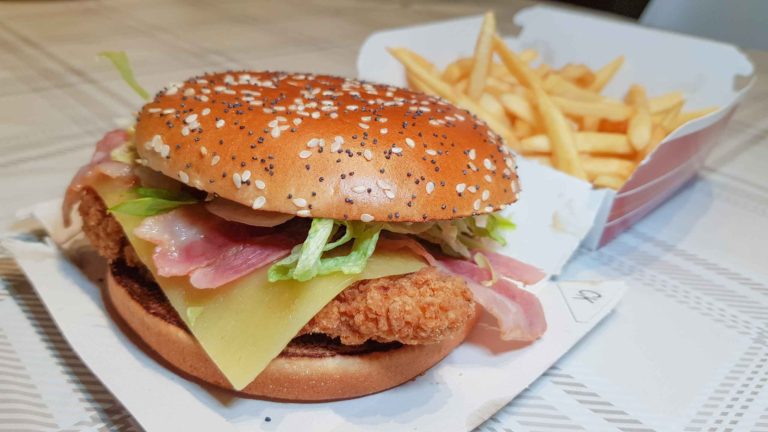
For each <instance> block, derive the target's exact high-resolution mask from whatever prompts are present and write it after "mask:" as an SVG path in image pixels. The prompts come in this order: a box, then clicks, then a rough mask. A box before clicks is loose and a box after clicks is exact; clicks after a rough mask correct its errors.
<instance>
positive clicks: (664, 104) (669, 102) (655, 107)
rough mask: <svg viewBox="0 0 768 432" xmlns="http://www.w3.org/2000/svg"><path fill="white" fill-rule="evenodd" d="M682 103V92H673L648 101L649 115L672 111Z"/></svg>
mask: <svg viewBox="0 0 768 432" xmlns="http://www.w3.org/2000/svg"><path fill="white" fill-rule="evenodd" d="M683 101H684V98H683V92H680V91H673V92H669V93H667V94H663V95H661V96H656V97H654V98H650V99H648V108H649V109H650V110H651V114H656V113H660V112H664V111H667V110H669V109H672V108H673V107H674V106H675V105H677V104H679V103H681V102H683Z"/></svg>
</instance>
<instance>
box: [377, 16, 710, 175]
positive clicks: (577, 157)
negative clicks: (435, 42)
mask: <svg viewBox="0 0 768 432" xmlns="http://www.w3.org/2000/svg"><path fill="white" fill-rule="evenodd" d="M389 51H390V53H391V54H392V55H393V56H394V57H395V58H397V60H399V61H400V62H401V63H402V64H403V66H405V68H406V71H407V76H408V83H409V85H410V87H411V88H413V89H415V90H419V91H423V92H425V93H429V94H433V95H437V96H440V97H442V98H444V99H447V100H449V101H451V102H452V103H454V104H455V105H457V106H459V107H462V108H465V109H467V110H469V111H471V112H472V113H474V114H475V115H477V116H478V117H480V118H481V119H483V120H485V122H486V123H487V124H488V126H490V127H491V128H492V129H493V130H494V131H496V132H497V133H498V134H499V135H501V136H502V137H503V138H504V139H505V141H506V143H507V145H509V146H511V147H512V148H513V149H515V150H516V151H518V152H519V153H522V154H523V155H524V156H525V157H527V158H530V159H534V160H537V161H539V162H540V163H543V164H547V165H550V166H552V167H554V168H556V169H559V170H561V171H564V172H566V173H568V174H571V175H573V176H576V177H578V178H581V179H585V180H589V181H591V182H592V184H594V185H595V186H596V187H607V188H612V189H616V190H618V189H620V188H621V187H622V185H623V184H624V182H626V180H627V178H629V176H630V175H631V174H632V172H633V171H634V170H635V168H636V166H637V164H638V163H640V162H641V161H642V160H643V159H644V158H645V157H646V156H647V155H648V154H649V153H650V152H652V151H653V149H654V148H656V146H657V145H658V144H659V143H660V142H661V141H662V140H663V139H664V138H665V137H666V136H667V135H668V134H669V133H670V132H672V131H673V130H675V129H677V128H678V127H680V126H681V125H682V124H684V123H686V122H689V121H691V120H693V119H696V118H698V117H701V116H704V115H707V114H709V113H711V112H712V111H714V110H716V108H707V109H702V110H697V111H689V112H683V111H682V108H683V104H684V103H685V99H684V97H683V94H682V92H679V91H675V92H670V93H667V94H663V95H660V96H656V97H653V98H650V97H648V95H647V94H646V91H645V88H643V86H641V85H637V84H636V85H633V86H631V87H630V88H629V90H628V91H627V93H626V96H625V98H624V100H623V101H622V100H617V99H612V98H609V97H607V96H603V95H602V94H601V92H602V90H603V89H604V88H605V86H606V85H607V84H608V83H609V82H610V81H611V79H612V78H613V77H614V75H616V73H617V72H618V70H619V69H620V68H621V66H622V64H623V63H624V58H623V57H618V58H616V59H615V60H613V61H611V62H610V63H608V64H606V65H605V66H603V67H601V68H600V69H598V70H596V71H594V70H592V69H590V68H589V67H587V66H585V65H583V64H575V63H570V64H567V65H565V66H563V67H562V68H560V69H553V68H552V67H550V66H549V65H547V64H544V63H540V64H538V65H537V66H534V65H533V64H534V63H535V62H536V60H537V59H538V57H539V55H538V53H537V52H536V51H534V50H531V49H527V50H523V51H520V52H517V53H516V52H514V51H512V50H511V49H509V47H508V46H507V45H506V44H505V43H504V41H503V40H502V39H501V38H500V37H499V36H498V34H497V33H496V18H495V16H494V14H493V13H492V12H488V13H486V14H485V19H484V20H483V25H482V28H481V30H480V34H479V35H478V37H477V43H476V44H475V51H474V55H473V56H472V57H466V58H460V59H458V60H456V61H454V62H453V63H451V64H449V65H448V66H447V67H446V68H445V69H444V70H442V71H441V70H439V69H438V68H437V67H436V66H434V65H433V64H432V63H430V62H429V61H428V60H426V59H425V58H424V57H421V56H420V55H418V54H416V53H415V52H413V51H411V50H408V49H406V48H390V50H389ZM494 54H495V57H497V58H498V61H497V60H495V58H494Z"/></svg>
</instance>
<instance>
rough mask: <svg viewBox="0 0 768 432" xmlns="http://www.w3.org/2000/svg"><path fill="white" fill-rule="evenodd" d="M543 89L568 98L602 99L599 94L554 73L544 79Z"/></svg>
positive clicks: (583, 99)
mask: <svg viewBox="0 0 768 432" xmlns="http://www.w3.org/2000/svg"><path fill="white" fill-rule="evenodd" d="M544 89H545V90H546V91H547V93H549V94H552V95H556V96H562V97H565V98H569V99H576V100H582V101H587V102H599V101H602V100H603V97H602V96H600V95H599V94H597V93H594V92H592V91H589V90H585V89H583V88H581V87H579V86H577V85H576V84H573V83H572V82H570V81H567V80H565V79H563V78H562V77H560V76H558V75H555V74H550V75H547V78H545V79H544Z"/></svg>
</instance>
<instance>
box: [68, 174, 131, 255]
mask: <svg viewBox="0 0 768 432" xmlns="http://www.w3.org/2000/svg"><path fill="white" fill-rule="evenodd" d="M78 212H79V213H80V217H81V218H82V219H83V232H84V233H85V236H86V237H87V238H88V241H90V242H91V244H92V245H93V246H94V247H95V248H96V251H97V252H98V253H99V255H101V256H103V257H104V258H106V259H107V260H108V261H113V260H116V259H118V258H122V259H124V260H125V261H126V262H127V264H128V265H130V266H131V267H140V268H143V267H144V264H142V263H141V261H140V260H139V257H138V256H136V252H135V251H134V250H133V247H132V246H131V245H130V244H129V243H128V239H127V238H126V237H125V234H124V233H123V228H122V227H121V226H120V224H119V223H117V221H116V220H115V218H113V217H112V215H110V214H109V213H107V207H106V206H105V205H104V201H102V200H101V197H99V195H98V194H97V193H96V191H94V190H93V189H91V188H88V187H86V188H83V189H82V190H81V191H80V206H79V207H78Z"/></svg>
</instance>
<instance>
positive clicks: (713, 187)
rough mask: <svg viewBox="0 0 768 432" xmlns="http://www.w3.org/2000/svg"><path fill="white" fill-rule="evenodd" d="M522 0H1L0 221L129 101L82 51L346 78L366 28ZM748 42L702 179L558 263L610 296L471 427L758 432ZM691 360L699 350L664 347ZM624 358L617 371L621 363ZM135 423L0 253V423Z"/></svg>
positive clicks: (53, 426)
mask: <svg viewBox="0 0 768 432" xmlns="http://www.w3.org/2000/svg"><path fill="white" fill-rule="evenodd" d="M527 4H528V3H527V2H523V1H497V2H492V1H491V2H488V1H485V2H450V3H443V2H437V1H426V2H418V3H416V2H410V1H399V2H373V1H362V2H361V1H353V0H333V1H329V2H319V1H311V2H301V1H299V0H290V1H286V0H284V1H280V2H277V1H271V2H252V1H244V0H240V1H229V2H214V1H206V0H196V1H182V0H170V1H165V2H151V1H147V0H131V1H112V2H71V1H60V2H3V3H2V4H0V65H2V67H0V152H1V153H0V154H2V157H0V199H2V200H3V202H5V203H6V204H5V205H3V206H2V207H0V227H2V229H3V231H5V230H6V229H10V228H11V226H12V224H13V221H14V215H15V213H16V211H17V210H18V209H20V208H23V207H25V206H28V205H30V204H33V203H35V202H39V201H43V200H46V199H49V198H54V197H57V196H61V194H62V192H63V190H64V188H65V186H66V184H67V182H68V180H69V178H70V177H71V175H72V173H74V171H75V170H76V168H77V167H78V166H79V165H80V164H81V163H82V162H83V161H85V160H87V158H88V156H89V154H90V153H91V151H92V146H93V143H94V142H95V141H96V140H97V139H98V138H99V137H100V135H101V134H102V133H103V132H104V131H106V130H109V129H110V128H112V127H114V125H115V124H116V122H118V123H119V122H120V121H121V120H120V119H122V118H126V117H129V114H130V113H131V111H132V110H135V109H136V108H137V107H138V105H139V103H140V101H139V100H138V99H137V98H136V97H135V96H134V95H133V94H132V93H131V91H130V90H129V89H127V88H126V87H125V86H124V85H123V83H122V82H121V81H120V80H119V78H117V77H116V74H115V73H114V71H113V70H112V69H111V67H110V66H109V65H108V64H106V62H103V61H98V60H97V59H96V56H95V53H97V52H99V51H102V50H108V49H124V50H126V51H128V52H129V54H130V56H131V59H132V61H133V64H134V68H135V70H136V71H137V74H138V76H139V77H140V81H141V82H142V83H143V84H144V85H145V86H146V87H147V88H150V89H151V88H160V87H161V86H162V85H164V84H165V83H167V82H169V81H171V80H177V79H179V77H185V76H189V75H192V74H194V73H199V72H200V71H208V70H218V69H224V68H259V69H265V68H270V69H285V70H302V69H304V70H312V71H315V72H326V73H335V74H341V75H349V76H351V75H354V73H355V70H354V61H355V58H356V55H357V49H358V47H359V46H360V44H361V43H362V41H363V40H364V39H365V37H366V36H367V35H368V34H369V33H370V32H373V31H376V30H380V29H383V28H387V27H395V26H403V25H408V24H413V23H419V22H425V21H432V20H440V19H445V18H448V17H453V16H460V15H468V14H475V13H478V12H482V11H484V10H486V9H488V8H494V9H496V10H497V15H498V17H499V22H500V23H501V29H502V31H503V30H504V29H505V28H509V27H508V23H510V22H511V21H510V19H509V18H510V17H511V16H512V15H514V13H515V12H516V11H517V10H518V9H519V8H520V7H523V6H525V5H527ZM505 23H506V24H505ZM505 26H506V27H505ZM628 50H629V48H628ZM749 54H750V56H751V57H752V60H753V62H754V63H755V64H756V66H757V75H758V81H757V85H756V86H755V87H754V89H753V90H752V92H751V94H750V95H749V96H748V97H747V99H746V101H745V102H744V103H743V105H742V106H741V108H740V109H739V110H738V111H737V113H736V115H735V117H734V118H733V120H732V121H731V123H730V125H729V127H728V129H727V130H726V131H725V133H724V136H723V138H722V143H721V145H719V147H717V148H716V150H715V151H714V153H713V154H712V155H711V157H710V158H709V161H708V164H707V166H706V168H705V170H704V172H703V173H702V174H701V175H700V176H699V177H698V179H697V180H695V181H694V182H692V183H691V184H689V185H688V186H686V187H685V189H684V190H683V191H682V192H681V193H680V194H678V195H677V196H676V197H674V198H673V199H672V200H670V201H669V202H668V203H666V204H665V205H664V206H663V207H661V208H660V209H659V210H657V211H656V212H654V213H653V214H652V215H650V216H649V217H648V218H646V219H645V220H644V221H643V222H642V223H640V224H639V225H637V226H636V227H635V228H633V229H631V230H630V231H628V232H627V233H625V234H623V235H622V236H621V237H620V238H619V239H617V240H616V241H614V242H613V243H611V244H610V245H608V246H607V247H605V248H603V249H601V250H599V251H597V252H591V253H590V252H581V253H580V254H579V255H578V256H577V257H576V259H575V260H574V262H573V263H572V264H571V265H570V267H569V269H568V273H569V276H572V277H594V276H597V277H614V278H621V279H624V280H626V281H627V282H628V283H629V284H630V286H631V287H632V290H630V292H629V293H628V294H627V296H626V297H625V299H624V301H623V303H622V304H621V305H620V307H619V309H618V310H617V311H616V312H615V313H614V314H613V315H612V316H611V317H609V318H608V319H607V321H606V322H605V323H604V324H603V325H601V326H600V327H599V328H598V329H597V330H596V331H595V332H594V333H592V334H591V335H590V336H588V337H587V338H586V339H585V340H584V341H583V342H582V343H581V344H580V345H579V346H578V347H577V348H576V349H574V350H573V351H572V352H571V353H570V354H569V355H568V356H566V357H565V358H564V359H563V360H561V361H560V362H559V363H558V364H557V365H556V366H554V367H553V368H552V369H550V370H549V371H548V372H547V373H546V374H545V375H544V376H542V377H541V378H540V379H539V380H538V381H537V382H536V383H535V384H534V385H533V386H531V388H530V389H528V390H527V391H526V392H524V393H523V394H522V395H520V396H519V397H518V398H516V399H515V400H514V401H513V402H512V403H510V404H509V405H508V406H507V407H505V408H504V409H503V410H502V411H500V412H499V413H498V414H497V415H496V416H495V417H493V418H492V419H490V420H488V421H487V422H486V423H485V424H483V425H482V426H481V427H480V429H481V430H484V431H501V430H504V431H529V430H530V431H534V430H537V431H538V430H590V431H591V430H621V431H652V430H685V431H709V430H724V431H726V430H751V431H768V343H767V342H766V341H767V340H768V268H767V267H766V266H765V263H766V262H768V249H767V248H766V247H765V244H768V170H766V169H765V168H764V166H765V164H766V162H767V161H768V121H766V119H765V116H764V113H765V112H766V109H768V102H766V101H768V80H766V79H763V78H766V76H765V75H767V74H768V54H766V53H762V52H749ZM13 229H14V230H15V231H16V232H19V231H22V232H23V230H24V227H23V226H18V225H16V226H14V227H13ZM649 315H653V319H649ZM655 324H658V325H655ZM686 329H688V330H686ZM702 329H705V330H706V332H705V333H704V335H705V337H702V336H701V335H702V331H703V330H702ZM676 335H677V336H676ZM630 337H632V338H635V339H634V340H636V343H633V344H627V343H626V340H627V339H628V338H630ZM674 337H679V338H678V339H675V338H674ZM665 340H666V342H665ZM669 341H671V342H669ZM667 342H669V343H667ZM622 344H624V345H622ZM617 346H621V347H622V348H621V349H617V348H616V347H617ZM633 348H637V349H634V350H633ZM691 353H700V354H701V355H699V354H697V356H698V357H697V358H696V361H693V362H690V361H687V360H686V361H682V360H680V359H686V358H688V357H690V355H691ZM686 354H687V356H686ZM627 356H632V359H631V360H632V362H634V363H633V364H634V365H635V366H634V369H633V370H631V371H629V370H622V369H621V367H620V365H621V364H623V363H622V362H623V361H625V360H627V359H628V357H627ZM713 359H721V360H722V361H721V362H720V363H717V364H718V365H719V366H717V367H715V361H714V360H713ZM723 364H725V365H726V367H723V366H722V365H723ZM596 371H599V373H598V372H596ZM649 382H653V383H668V385H657V384H653V386H651V387H650V388H649V384H648V383H649ZM686 392H687V393H686ZM140 429H141V428H140V426H139V425H138V424H137V423H136V421H135V420H134V419H133V418H132V417H131V415H130V414H129V413H128V412H127V411H126V410H125V409H124V408H123V407H122V406H121V404H120V402H119V401H117V400H116V399H115V398H114V397H113V396H112V395H111V394H110V393H109V392H108V391H107V390H106V389H105V388H104V387H103V385H102V384H101V383H100V382H99V380H98V379H97V378H95V377H94V376H93V375H92V374H91V373H90V372H89V370H88V369H87V368H86V367H85V366H84V365H83V364H82V363H81V362H80V360H79V359H78V357H77V355H76V354H75V353H74V352H73V351H72V350H71V349H70V348H69V346H68V344H67V342H66V341H65V340H64V338H63V337H62V336H61V335H60V333H59V332H58V330H57V328H56V326H55V324H54V323H53V322H52V321H51V319H50V317H49V315H48V313H47V311H46V310H45V307H44V306H43V305H42V303H41V302H40V301H39V299H38V298H37V296H36V294H35V293H34V291H33V289H32V287H31V286H30V285H29V283H28V282H27V281H26V279H25V277H24V276H23V275H22V274H21V273H20V271H19V269H18V268H17V267H16V265H15V264H14V262H13V261H12V260H11V259H10V257H9V256H8V255H7V254H6V253H5V252H4V251H3V250H2V249H0V430H9V431H11V430H12V431H22V430H73V431H74V430H77V431H81V430H140Z"/></svg>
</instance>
